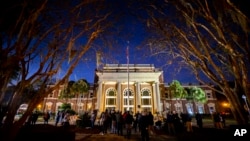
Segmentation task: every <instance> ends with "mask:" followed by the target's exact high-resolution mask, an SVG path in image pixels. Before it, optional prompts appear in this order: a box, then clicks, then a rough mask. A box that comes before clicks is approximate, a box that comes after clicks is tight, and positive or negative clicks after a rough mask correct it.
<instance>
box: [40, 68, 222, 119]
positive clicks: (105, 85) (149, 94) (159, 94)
mask: <svg viewBox="0 0 250 141" xmlns="http://www.w3.org/2000/svg"><path fill="white" fill-rule="evenodd" d="M94 77H95V78H94V84H91V87H90V90H89V93H88V94H87V95H85V96H81V97H79V96H76V97H75V98H71V99H69V100H68V102H69V103H71V107H72V109H73V110H75V111H76V112H78V113H81V112H84V111H92V110H97V111H98V112H99V113H100V112H102V111H105V110H119V111H122V112H124V111H127V110H129V111H131V112H133V113H135V112H137V111H142V110H147V111H151V112H152V113H153V114H156V113H160V114H161V113H164V112H167V111H170V110H172V111H177V112H179V113H180V112H189V113H194V112H200V113H204V114H210V113H212V112H213V111H217V109H218V103H217V100H216V97H215V94H214V91H213V90H212V89H210V87H208V86H207V85H190V84H187V85H184V84H183V87H184V88H190V87H200V88H202V89H203V90H204V91H205V93H206V96H207V99H208V101H207V102H206V103H204V104H203V103H197V102H191V103H190V102H188V101H186V99H176V98H174V97H172V95H171V92H170V90H169V84H165V83H164V79H163V78H164V77H163V71H162V70H161V69H158V68H155V67H154V65H153V64H129V65H127V64H105V65H104V66H103V67H102V68H98V69H96V71H95V74H94ZM62 89H63V86H62V87H61V88H60V89H59V90H56V91H54V92H53V93H52V94H50V95H49V96H48V97H46V98H45V99H44V102H43V104H42V105H43V106H42V109H41V110H42V111H51V112H53V113H54V112H56V111H57V110H58V109H59V108H60V106H61V104H62V103H64V102H65V100H62V99H58V96H59V94H60V91H61V90H62Z"/></svg>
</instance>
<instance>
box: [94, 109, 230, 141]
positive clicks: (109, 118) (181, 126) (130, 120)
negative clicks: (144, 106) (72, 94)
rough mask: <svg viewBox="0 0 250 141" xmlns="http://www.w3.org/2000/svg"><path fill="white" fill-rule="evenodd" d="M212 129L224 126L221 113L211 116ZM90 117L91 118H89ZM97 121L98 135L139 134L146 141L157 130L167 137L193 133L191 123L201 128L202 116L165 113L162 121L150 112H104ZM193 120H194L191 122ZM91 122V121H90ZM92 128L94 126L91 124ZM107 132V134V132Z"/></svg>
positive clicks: (127, 135)
mask: <svg viewBox="0 0 250 141" xmlns="http://www.w3.org/2000/svg"><path fill="white" fill-rule="evenodd" d="M211 116H212V119H213V121H214V127H215V128H218V129H221V128H224V126H225V118H224V117H223V116H222V114H221V113H216V112H214V113H213V114H211ZM91 117H92V116H91ZM94 117H95V120H96V119H98V127H99V129H100V131H101V132H100V134H101V135H105V134H107V133H112V134H117V135H119V136H124V137H126V138H128V139H130V138H131V132H134V133H136V132H140V134H141V138H142V140H143V141H148V140H149V137H150V135H151V134H152V135H153V134H154V132H155V131H156V130H158V129H161V130H164V131H166V133H167V134H169V135H176V134H178V133H181V132H190V133H191V132H193V127H194V125H193V123H195V122H194V121H196V127H198V128H199V129H202V128H203V115H202V114H200V113H195V114H188V113H177V112H175V111H169V112H167V113H166V118H164V121H163V119H162V118H159V117H160V116H154V115H153V114H152V113H151V112H150V111H142V112H136V113H135V114H133V113H131V112H129V111H125V112H124V113H122V112H121V111H114V110H112V111H108V110H106V111H104V112H102V113H101V115H100V117H99V118H98V117H96V115H95V116H94ZM193 119H194V120H193ZM92 122H93V121H92ZM92 125H93V126H94V124H92ZM108 131H109V132H108Z"/></svg>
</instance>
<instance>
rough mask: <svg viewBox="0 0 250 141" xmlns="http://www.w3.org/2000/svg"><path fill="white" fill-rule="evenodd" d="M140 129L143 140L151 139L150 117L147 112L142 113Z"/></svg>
mask: <svg viewBox="0 0 250 141" xmlns="http://www.w3.org/2000/svg"><path fill="white" fill-rule="evenodd" d="M139 122H140V129H141V140H142V141H149V117H148V115H147V114H146V112H142V113H141V118H140V120H139Z"/></svg>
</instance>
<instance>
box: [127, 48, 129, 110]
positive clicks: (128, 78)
mask: <svg viewBox="0 0 250 141" xmlns="http://www.w3.org/2000/svg"><path fill="white" fill-rule="evenodd" d="M127 73H128V86H127V87H128V88H127V89H128V90H127V95H128V107H127V111H129V46H127Z"/></svg>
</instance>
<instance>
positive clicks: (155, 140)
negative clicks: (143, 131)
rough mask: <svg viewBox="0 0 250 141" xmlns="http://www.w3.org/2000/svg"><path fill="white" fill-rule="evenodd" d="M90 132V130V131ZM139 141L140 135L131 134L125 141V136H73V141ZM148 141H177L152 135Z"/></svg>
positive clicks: (174, 138)
mask: <svg viewBox="0 0 250 141" xmlns="http://www.w3.org/2000/svg"><path fill="white" fill-rule="evenodd" d="M90 130H91V129H90ZM97 140H99V141H127V140H129V141H141V136H140V133H139V132H137V133H134V132H132V135H131V138H130V139H127V138H125V136H118V135H117V134H111V133H108V134H104V135H100V134H85V133H76V134H75V141H97ZM150 140H152V141H166V140H168V141H177V139H176V137H174V136H168V135H158V134H155V135H152V136H150Z"/></svg>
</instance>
